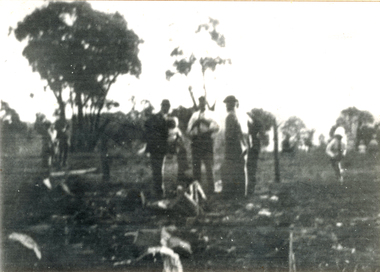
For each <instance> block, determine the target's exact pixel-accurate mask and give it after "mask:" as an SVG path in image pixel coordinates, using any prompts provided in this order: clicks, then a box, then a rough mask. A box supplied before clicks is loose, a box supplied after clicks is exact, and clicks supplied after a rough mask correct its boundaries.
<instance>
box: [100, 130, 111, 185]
mask: <svg viewBox="0 0 380 272" xmlns="http://www.w3.org/2000/svg"><path fill="white" fill-rule="evenodd" d="M107 142H108V139H107V136H105V135H103V136H101V139H100V160H101V164H102V173H103V181H109V180H110V158H109V154H108V147H107Z"/></svg>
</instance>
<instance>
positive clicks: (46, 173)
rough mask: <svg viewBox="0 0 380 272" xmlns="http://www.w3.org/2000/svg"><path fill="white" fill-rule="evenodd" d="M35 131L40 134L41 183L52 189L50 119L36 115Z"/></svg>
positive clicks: (52, 150) (51, 133)
mask: <svg viewBox="0 0 380 272" xmlns="http://www.w3.org/2000/svg"><path fill="white" fill-rule="evenodd" d="M34 128H35V129H36V131H37V133H38V134H40V135H41V140H42V150H41V159H42V160H41V175H42V179H43V181H42V182H43V184H44V185H45V186H46V187H47V188H48V189H52V185H51V183H50V170H51V166H52V158H53V155H54V149H53V138H54V135H53V130H54V129H53V128H52V124H51V122H50V121H48V120H46V119H45V118H44V117H43V116H37V120H36V123H35V125H34Z"/></svg>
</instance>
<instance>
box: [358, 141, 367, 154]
mask: <svg viewBox="0 0 380 272" xmlns="http://www.w3.org/2000/svg"><path fill="white" fill-rule="evenodd" d="M358 150H359V153H360V154H365V153H366V152H367V147H366V145H365V144H364V141H363V140H360V142H359V146H358Z"/></svg>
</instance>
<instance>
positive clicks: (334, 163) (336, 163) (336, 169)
mask: <svg viewBox="0 0 380 272" xmlns="http://www.w3.org/2000/svg"><path fill="white" fill-rule="evenodd" d="M330 161H331V166H332V168H333V169H334V173H335V176H336V177H337V178H338V179H340V177H341V173H340V170H341V169H340V161H341V160H339V159H331V160H330Z"/></svg>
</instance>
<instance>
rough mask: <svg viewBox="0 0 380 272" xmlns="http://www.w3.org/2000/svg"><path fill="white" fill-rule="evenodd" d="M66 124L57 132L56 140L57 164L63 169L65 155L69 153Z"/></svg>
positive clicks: (65, 159) (65, 160)
mask: <svg viewBox="0 0 380 272" xmlns="http://www.w3.org/2000/svg"><path fill="white" fill-rule="evenodd" d="M68 127H69V126H68V124H64V126H63V127H62V128H61V129H59V130H58V132H57V140H58V162H59V166H60V167H65V166H66V162H67V153H68V152H69V144H70V139H69V131H68Z"/></svg>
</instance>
